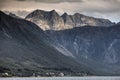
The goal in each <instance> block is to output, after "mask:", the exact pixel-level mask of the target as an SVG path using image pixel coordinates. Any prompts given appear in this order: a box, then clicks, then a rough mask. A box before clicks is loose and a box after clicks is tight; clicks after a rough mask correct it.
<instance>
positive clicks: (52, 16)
mask: <svg viewBox="0 0 120 80" xmlns="http://www.w3.org/2000/svg"><path fill="white" fill-rule="evenodd" d="M26 20H29V21H32V22H34V23H35V24H37V25H38V26H39V27H40V28H41V29H43V30H64V29H71V28H74V27H82V26H86V25H90V26H106V27H108V26H112V25H114V23H112V22H111V21H109V20H108V19H100V18H93V17H89V16H85V15H83V14H79V13H75V14H74V15H68V14H67V13H64V14H63V15H62V16H60V15H59V14H58V13H57V12H56V11H55V10H52V11H43V10H38V9H37V10H35V11H33V12H32V13H30V14H28V15H27V16H26Z"/></svg>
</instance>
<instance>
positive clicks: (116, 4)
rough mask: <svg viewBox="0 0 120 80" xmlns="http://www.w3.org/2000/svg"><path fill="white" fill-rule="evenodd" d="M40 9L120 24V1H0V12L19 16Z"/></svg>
mask: <svg viewBox="0 0 120 80" xmlns="http://www.w3.org/2000/svg"><path fill="white" fill-rule="evenodd" d="M36 9H41V10H45V11H50V10H53V9H54V10H56V11H57V12H58V13H59V14H60V15H62V14H63V13H64V12H67V13H68V14H71V15H72V14H74V13H81V14H84V15H87V16H93V17H96V18H105V19H109V20H111V21H112V22H120V0H0V10H3V11H10V12H13V13H15V14H17V15H19V16H22V17H24V16H26V15H27V14H28V13H30V12H32V11H34V10H36Z"/></svg>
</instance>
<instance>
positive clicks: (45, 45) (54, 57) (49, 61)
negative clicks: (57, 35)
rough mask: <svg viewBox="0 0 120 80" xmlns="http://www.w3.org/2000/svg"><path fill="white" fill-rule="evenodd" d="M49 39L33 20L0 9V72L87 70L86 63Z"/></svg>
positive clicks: (72, 71)
mask: <svg viewBox="0 0 120 80" xmlns="http://www.w3.org/2000/svg"><path fill="white" fill-rule="evenodd" d="M51 14H53V13H52V12H51ZM54 15H57V14H54ZM48 39H49V37H48V36H47V35H46V34H45V33H44V32H43V30H41V29H40V28H39V27H38V26H37V25H35V24H34V23H31V22H29V21H26V20H24V19H20V18H15V17H12V16H9V15H6V14H4V13H3V12H2V11H0V74H1V73H6V72H7V73H9V74H11V75H12V76H31V75H32V74H33V73H36V74H39V75H43V74H46V73H49V72H55V73H60V72H65V73H66V74H74V75H75V73H76V72H81V71H87V68H85V66H83V65H80V64H79V63H78V62H76V61H75V60H74V59H72V58H70V57H67V56H65V55H63V54H62V53H60V52H59V51H57V50H56V49H55V48H54V47H53V46H51V45H50V44H49V41H50V39H49V41H48Z"/></svg>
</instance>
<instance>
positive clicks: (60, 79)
mask: <svg viewBox="0 0 120 80" xmlns="http://www.w3.org/2000/svg"><path fill="white" fill-rule="evenodd" d="M0 80H120V77H37V78H34V77H31V78H29V77H23V78H17V77H15V78H0Z"/></svg>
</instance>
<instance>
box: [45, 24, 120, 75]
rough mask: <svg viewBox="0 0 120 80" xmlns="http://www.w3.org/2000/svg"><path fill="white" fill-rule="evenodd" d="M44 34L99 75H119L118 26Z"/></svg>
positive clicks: (119, 32) (119, 45)
mask: <svg viewBox="0 0 120 80" xmlns="http://www.w3.org/2000/svg"><path fill="white" fill-rule="evenodd" d="M46 33H47V34H48V35H49V36H50V37H51V38H52V39H53V40H54V41H55V42H56V43H59V44H61V45H62V46H63V47H64V48H66V49H67V50H68V51H70V52H71V53H72V54H73V56H74V57H75V59H76V60H77V61H78V62H79V63H81V64H84V65H86V66H89V67H91V68H93V69H94V70H95V71H96V74H99V75H120V72H119V70H120V67H119V66H120V25H114V26H111V27H91V26H86V27H79V28H74V29H68V30H61V31H46Z"/></svg>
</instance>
